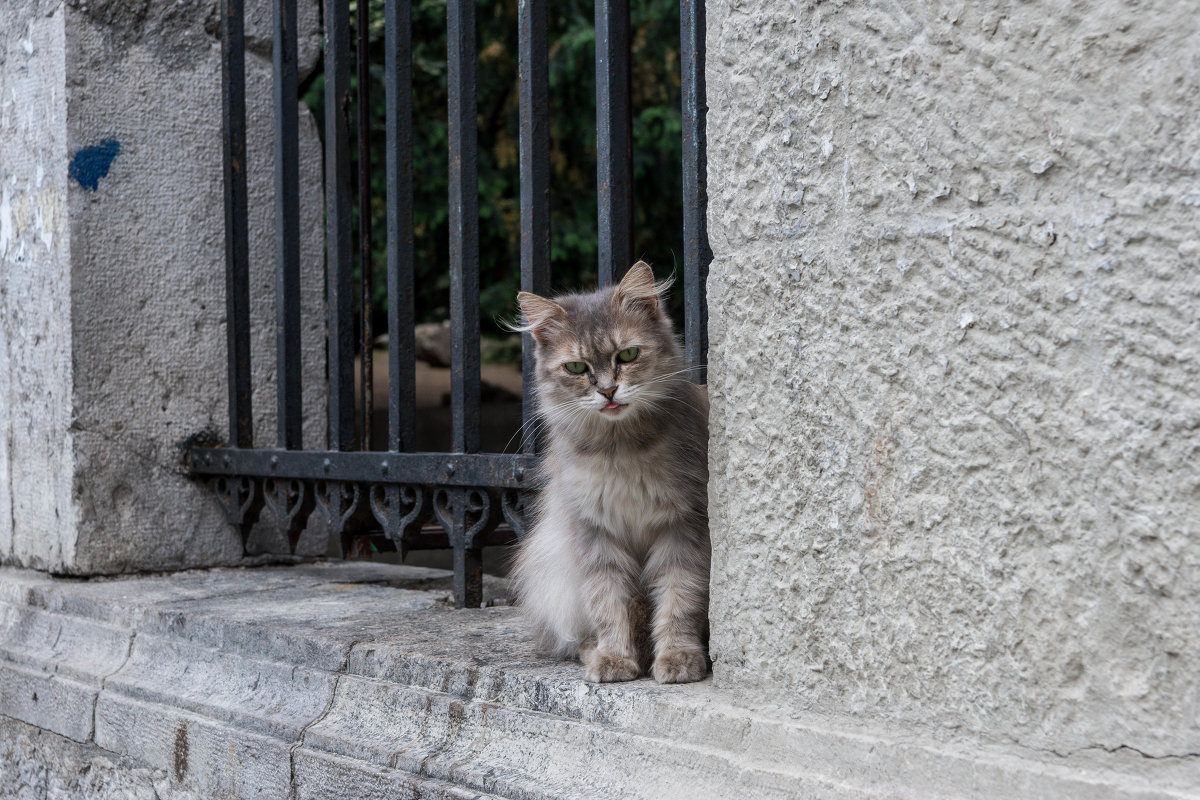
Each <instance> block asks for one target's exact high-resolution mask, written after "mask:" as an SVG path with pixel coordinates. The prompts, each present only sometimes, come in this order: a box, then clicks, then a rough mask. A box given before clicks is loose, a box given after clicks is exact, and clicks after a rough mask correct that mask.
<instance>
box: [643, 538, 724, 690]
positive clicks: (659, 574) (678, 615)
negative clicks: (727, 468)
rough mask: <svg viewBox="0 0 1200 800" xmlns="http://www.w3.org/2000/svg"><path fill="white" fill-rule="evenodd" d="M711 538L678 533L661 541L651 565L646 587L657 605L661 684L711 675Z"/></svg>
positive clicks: (655, 619)
mask: <svg viewBox="0 0 1200 800" xmlns="http://www.w3.org/2000/svg"><path fill="white" fill-rule="evenodd" d="M710 559H711V553H710V548H709V543H708V538H707V536H704V535H702V534H700V533H699V532H695V533H692V532H688V531H683V532H672V533H668V534H664V535H662V536H660V537H659V539H658V540H657V541H656V542H655V545H654V547H653V548H652V549H651V551H650V557H649V559H647V562H646V570H645V575H646V583H647V585H648V586H649V587H650V590H651V592H652V597H653V601H654V617H653V623H652V628H651V636H652V638H653V640H654V665H653V667H652V668H651V673H652V674H653V675H654V680H656V681H658V682H659V683H690V682H692V681H698V680H700V679H702V678H703V677H704V676H705V675H706V674H707V673H708V657H707V654H706V653H705V646H704V641H703V639H704V638H706V635H705V631H706V630H707V625H708V569H709V561H710Z"/></svg>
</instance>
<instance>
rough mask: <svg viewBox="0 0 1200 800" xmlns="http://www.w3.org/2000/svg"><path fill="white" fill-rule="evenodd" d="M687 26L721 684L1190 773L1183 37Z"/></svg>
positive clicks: (1198, 256) (1192, 414)
mask: <svg viewBox="0 0 1200 800" xmlns="http://www.w3.org/2000/svg"><path fill="white" fill-rule="evenodd" d="M708 20H709V30H708V48H709V49H708V62H707V63H708V89H709V103H710V107H711V110H710V112H709V117H708V120H709V129H708V140H709V148H710V149H709V170H710V180H709V189H710V192H711V201H710V204H709V214H710V218H709V226H710V231H711V236H712V246H713V250H714V253H715V256H716V259H715V261H714V262H713V265H712V275H711V278H710V281H709V308H710V313H711V318H712V349H711V353H710V372H709V374H710V392H711V395H712V451H711V461H710V466H711V474H712V488H711V507H712V529H713V543H714V561H713V595H712V619H713V639H712V653H713V658H714V659H715V666H714V671H715V676H716V681H717V683H718V685H720V686H722V687H727V688H730V689H737V690H740V691H745V692H747V693H748V694H751V695H754V696H756V697H760V698H761V697H762V696H763V695H764V694H768V695H770V696H772V697H775V698H776V699H778V700H780V701H782V702H784V703H786V704H787V705H789V706H790V707H792V708H794V709H811V710H814V711H820V712H828V713H835V714H839V715H848V716H851V717H854V718H856V719H858V720H863V721H875V722H879V723H882V724H887V725H893V726H895V727H896V728H898V729H901V730H903V731H905V732H906V733H911V732H913V731H940V732H941V734H940V735H951V736H953V735H959V734H961V735H966V736H969V737H971V738H976V739H977V738H983V739H993V740H1000V741H1009V742H1016V743H1019V744H1021V745H1025V746H1027V747H1031V748H1036V749H1039V750H1048V751H1053V752H1057V753H1068V752H1074V751H1078V750H1083V749H1087V748H1095V750H1094V752H1096V753H1103V752H1104V751H1105V750H1108V751H1114V750H1117V749H1119V748H1131V749H1132V750H1136V751H1138V752H1140V753H1142V754H1145V755H1147V756H1154V757H1168V756H1171V757H1174V756H1183V755H1184V754H1193V755H1192V757H1193V758H1194V754H1195V753H1197V752H1200V671H1198V670H1197V669H1196V664H1197V663H1200V637H1198V636H1197V635H1196V633H1197V631H1200V478H1198V477H1197V475H1198V474H1200V473H1198V465H1200V391H1198V388H1197V387H1200V328H1198V327H1197V320H1200V233H1198V231H1200V160H1198V157H1197V153H1200V126H1198V125H1197V124H1196V120H1197V118H1200V61H1198V60H1197V58H1196V55H1195V54H1196V52H1197V50H1198V48H1200V22H1198V21H1197V17H1196V14H1195V13H1194V9H1192V8H1190V7H1188V6H1187V5H1186V4H1179V3H1174V2H1169V1H1168V0H1155V1H1154V2H1147V3H1140V4H1138V5H1137V6H1136V7H1134V6H1130V5H1128V4H1124V3H1117V2H1100V3H1092V4H1088V8H1087V9H1086V10H1083V9H1081V8H1080V7H1078V6H1073V5H1067V4H1055V5H1054V6H1053V8H1047V7H1045V6H1043V5H1028V4H1026V5H1022V4H1012V3H1009V2H1003V1H1002V0H988V1H987V2H978V3H958V4H922V3H907V4H892V5H888V4H883V5H880V4H867V3H820V4H818V3H809V2H801V3H779V2H775V0H748V1H747V2H733V1H732V0H712V2H710V3H709V4H708ZM914 735H916V734H914ZM1126 752H1131V751H1128V750H1127V751H1126ZM1114 758H1115V756H1114ZM1135 760H1136V759H1135Z"/></svg>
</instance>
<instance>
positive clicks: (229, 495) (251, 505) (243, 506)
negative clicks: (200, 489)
mask: <svg viewBox="0 0 1200 800" xmlns="http://www.w3.org/2000/svg"><path fill="white" fill-rule="evenodd" d="M208 485H209V487H210V488H211V489H212V490H213V493H214V494H216V496H217V501H218V502H219V503H220V504H221V508H222V509H224V511H225V519H226V520H228V521H229V524H230V525H232V526H234V527H235V528H237V529H238V532H239V533H241V535H242V543H243V544H245V542H246V540H247V539H248V538H249V536H250V529H251V528H253V527H254V523H255V522H257V521H258V517H259V513H260V512H261V511H262V507H263V501H262V495H261V494H260V493H259V492H257V491H255V486H254V479H253V478H247V477H245V476H240V477H237V476H229V477H226V476H221V477H217V478H210V479H209V481H208Z"/></svg>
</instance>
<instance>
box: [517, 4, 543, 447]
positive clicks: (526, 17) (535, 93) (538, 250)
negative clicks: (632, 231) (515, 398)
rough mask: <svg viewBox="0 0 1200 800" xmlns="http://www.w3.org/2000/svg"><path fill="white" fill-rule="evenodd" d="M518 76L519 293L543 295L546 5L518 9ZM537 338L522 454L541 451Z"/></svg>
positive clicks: (525, 342)
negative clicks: (536, 425)
mask: <svg viewBox="0 0 1200 800" xmlns="http://www.w3.org/2000/svg"><path fill="white" fill-rule="evenodd" d="M517 14H518V23H517V26H518V38H519V45H518V50H519V54H518V58H517V63H518V72H519V75H520V77H519V80H520V86H519V100H520V127H521V145H520V146H521V151H520V153H521V289H523V290H524V291H526V292H533V293H535V294H540V295H545V294H546V292H547V290H548V289H549V288H550V120H549V116H550V112H549V106H550V102H549V91H550V90H549V81H550V70H549V66H548V60H547V43H546V0H520V2H519V5H518V10H517ZM533 369H534V362H533V336H532V335H531V334H530V333H529V332H525V333H523V334H521V376H522V381H521V386H522V391H521V394H522V412H521V416H522V422H523V423H524V427H522V431H524V434H523V435H524V439H523V441H522V444H521V449H522V451H523V452H526V453H530V454H532V453H533V452H534V451H535V450H536V449H537V437H536V436H534V435H533V428H534V425H533V417H534V413H535V411H534V394H533Z"/></svg>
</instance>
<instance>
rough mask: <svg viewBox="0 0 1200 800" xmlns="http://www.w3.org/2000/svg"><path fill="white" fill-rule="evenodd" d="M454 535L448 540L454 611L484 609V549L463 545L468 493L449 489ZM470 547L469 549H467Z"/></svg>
mask: <svg viewBox="0 0 1200 800" xmlns="http://www.w3.org/2000/svg"><path fill="white" fill-rule="evenodd" d="M449 492H450V497H451V498H452V500H451V503H452V506H451V508H452V512H451V513H452V514H453V522H454V532H455V534H454V535H452V536H451V537H450V541H451V543H452V544H453V545H454V562H453V566H454V579H453V584H452V588H453V591H454V607H455V608H479V607H480V606H481V605H483V549H482V548H480V547H478V546H475V543H474V542H470V543H468V542H467V541H466V538H467V537H466V531H467V529H468V527H469V524H470V520H468V519H467V506H468V504H469V496H470V493H469V490H467V489H461V488H454V489H450V490H449ZM468 544H469V545H471V546H468Z"/></svg>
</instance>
